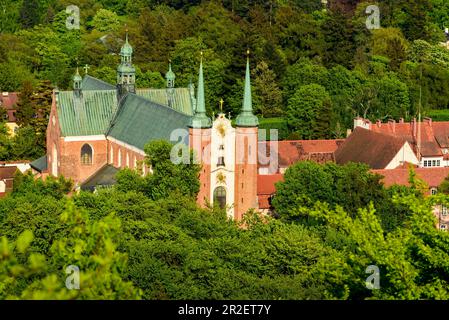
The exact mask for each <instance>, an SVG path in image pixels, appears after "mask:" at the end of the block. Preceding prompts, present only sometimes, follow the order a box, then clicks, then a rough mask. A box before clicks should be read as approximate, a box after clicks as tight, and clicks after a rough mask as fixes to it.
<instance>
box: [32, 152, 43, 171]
mask: <svg viewBox="0 0 449 320" xmlns="http://www.w3.org/2000/svg"><path fill="white" fill-rule="evenodd" d="M30 166H31V168H33V169H34V170H36V171H39V172H43V171H45V170H47V156H46V155H45V156H42V157H40V158H39V159H36V160H34V161H33V162H31V163H30Z"/></svg>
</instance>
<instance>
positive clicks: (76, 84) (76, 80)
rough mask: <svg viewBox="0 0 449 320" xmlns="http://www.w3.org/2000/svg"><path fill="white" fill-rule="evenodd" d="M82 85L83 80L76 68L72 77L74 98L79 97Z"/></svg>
mask: <svg viewBox="0 0 449 320" xmlns="http://www.w3.org/2000/svg"><path fill="white" fill-rule="evenodd" d="M82 83H83V78H82V77H81V76H80V72H79V70H78V67H76V73H75V75H74V76H73V92H74V93H75V95H76V96H80V95H81V90H82Z"/></svg>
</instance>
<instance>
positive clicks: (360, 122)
mask: <svg viewBox="0 0 449 320" xmlns="http://www.w3.org/2000/svg"><path fill="white" fill-rule="evenodd" d="M370 124H371V123H370V121H369V120H366V119H363V118H361V117H357V118H355V119H354V129H355V128H357V127H362V128H364V129H368V130H371V126H370Z"/></svg>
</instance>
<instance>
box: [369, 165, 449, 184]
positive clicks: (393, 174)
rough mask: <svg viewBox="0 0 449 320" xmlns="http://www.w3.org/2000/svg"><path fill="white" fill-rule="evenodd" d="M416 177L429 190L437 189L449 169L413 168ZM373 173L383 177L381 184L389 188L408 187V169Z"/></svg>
mask: <svg viewBox="0 0 449 320" xmlns="http://www.w3.org/2000/svg"><path fill="white" fill-rule="evenodd" d="M414 170H415V172H416V176H417V177H418V178H420V179H422V180H424V181H425V182H426V183H427V184H428V186H429V187H430V188H436V187H438V186H439V185H440V184H441V183H442V182H443V180H444V179H445V178H446V177H447V176H449V168H415V169H414ZM373 172H374V173H377V174H380V175H381V176H384V178H383V180H382V181H383V182H384V184H385V185H386V186H387V187H389V186H392V185H395V184H396V185H402V186H409V182H408V179H409V175H410V172H409V169H408V168H401V169H393V170H373Z"/></svg>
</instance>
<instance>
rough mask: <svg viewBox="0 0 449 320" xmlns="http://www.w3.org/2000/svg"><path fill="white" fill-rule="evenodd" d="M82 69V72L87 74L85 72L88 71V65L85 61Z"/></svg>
mask: <svg viewBox="0 0 449 320" xmlns="http://www.w3.org/2000/svg"><path fill="white" fill-rule="evenodd" d="M83 69H84V73H85V74H87V72H88V71H89V69H90V67H89V65H88V64H87V63H86V65H85V66H84V67H83Z"/></svg>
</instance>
